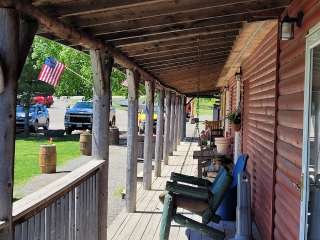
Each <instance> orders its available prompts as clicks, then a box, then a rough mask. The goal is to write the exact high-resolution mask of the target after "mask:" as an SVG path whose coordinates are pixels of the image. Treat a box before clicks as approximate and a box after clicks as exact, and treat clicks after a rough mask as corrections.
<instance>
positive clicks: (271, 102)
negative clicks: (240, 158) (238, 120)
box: [242, 0, 320, 240]
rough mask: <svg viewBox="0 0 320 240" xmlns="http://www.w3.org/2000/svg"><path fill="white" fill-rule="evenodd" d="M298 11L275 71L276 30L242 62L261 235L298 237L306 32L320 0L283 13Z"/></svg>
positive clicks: (318, 17) (247, 143) (246, 143)
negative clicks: (297, 23) (300, 20)
mask: <svg viewBox="0 0 320 240" xmlns="http://www.w3.org/2000/svg"><path fill="white" fill-rule="evenodd" d="M299 11H303V12H304V14H305V18H304V24H303V27H302V28H296V29H295V38H294V40H291V41H280V57H279V68H278V70H279V72H278V74H277V61H276V60H277V51H276V49H277V44H276V43H277V30H276V29H274V30H273V31H272V32H271V33H270V34H269V35H268V36H267V38H266V39H265V40H264V41H263V43H262V44H261V45H260V46H259V48H258V49H257V51H256V52H255V53H254V54H253V55H252V56H251V57H250V58H249V59H248V60H247V61H246V62H245V63H243V65H242V68H243V73H244V75H243V77H244V116H243V121H244V123H243V131H244V133H245V134H244V136H243V150H244V152H247V153H248V154H249V155H250V160H249V163H248V171H249V172H250V175H251V181H252V200H253V202H252V204H253V205H252V206H253V214H254V219H255V221H256V223H257V225H258V228H259V230H260V232H261V235H262V236H263V238H264V239H272V238H274V239H279V240H280V239H281V240H282V239H298V238H299V222H300V192H299V191H298V190H297V188H296V185H297V184H300V176H301V165H302V136H303V104H304V75H305V36H306V35H307V33H308V30H309V29H310V28H312V27H313V26H315V25H316V24H317V23H319V22H320V14H319V12H320V2H319V1H317V0H303V1H301V0H295V1H293V2H292V4H291V5H290V7H289V8H288V13H289V15H290V16H296V15H297V13H298V12H299ZM285 14H286V12H285V13H284V15H285ZM277 77H278V83H277V81H276V79H277ZM277 94H278V97H277ZM275 118H276V121H275ZM275 130H276V132H275Z"/></svg>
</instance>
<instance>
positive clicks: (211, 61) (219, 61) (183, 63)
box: [145, 58, 227, 72]
mask: <svg viewBox="0 0 320 240" xmlns="http://www.w3.org/2000/svg"><path fill="white" fill-rule="evenodd" d="M226 59H227V58H221V59H210V58H209V59H202V60H201V61H200V62H199V61H195V60H187V61H181V62H172V63H166V64H159V65H156V66H149V67H145V68H146V69H148V70H149V71H150V72H152V71H157V70H164V69H167V70H168V69H171V68H172V67H180V66H181V67H182V66H186V65H192V64H222V63H225V61H226Z"/></svg>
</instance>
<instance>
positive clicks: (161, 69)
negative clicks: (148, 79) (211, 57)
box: [150, 61, 224, 74]
mask: <svg viewBox="0 0 320 240" xmlns="http://www.w3.org/2000/svg"><path fill="white" fill-rule="evenodd" d="M199 64H200V65H199ZM201 65H204V66H206V65H207V66H212V65H222V66H223V65H224V62H223V61H203V62H200V63H199V62H186V63H178V64H176V65H172V66H159V67H155V68H152V69H150V71H151V72H152V73H154V74H157V73H160V72H166V71H177V70H181V69H182V67H185V68H190V67H194V68H198V67H200V66H201Z"/></svg>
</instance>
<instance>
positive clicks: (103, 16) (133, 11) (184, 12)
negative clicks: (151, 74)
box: [60, 0, 290, 28]
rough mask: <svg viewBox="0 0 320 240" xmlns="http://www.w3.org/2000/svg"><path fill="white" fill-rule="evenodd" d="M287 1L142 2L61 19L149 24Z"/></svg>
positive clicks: (271, 6) (283, 4)
mask: <svg viewBox="0 0 320 240" xmlns="http://www.w3.org/2000/svg"><path fill="white" fill-rule="evenodd" d="M289 2H290V0H277V1H274V0H265V1H261V0H228V1H223V0H215V1H212V0H197V1H195V0H183V1H175V2H173V3H172V4H168V3H162V4H153V5H150V6H148V7H145V6H141V7H136V8H126V9H122V10H121V9H119V10H117V11H108V10H106V11H101V12H98V13H94V14H86V15H81V16H77V17H69V18H64V19H66V20H67V21H68V22H72V23H73V24H76V26H79V27H89V26H96V25H101V24H110V23H112V22H114V23H117V24H119V23H120V22H121V21H124V22H126V23H128V22H130V21H133V20H134V22H137V23H139V22H138V21H136V20H138V19H140V20H143V19H145V20H147V21H148V22H149V24H152V22H154V23H160V24H171V23H178V22H185V21H190V20H191V19H199V17H201V16H203V19H204V18H210V17H212V16H221V15H232V14H237V13H239V12H244V10H245V11H246V12H248V13H250V12H251V11H255V10H267V9H274V8H276V7H279V8H284V7H286V6H287V5H288V3H289ZM60 16H61V15H60ZM61 17H63V16H61ZM160 19H161V20H160ZM141 26H145V27H147V25H146V22H141ZM153 26H154V25H153ZM136 27H137V28H138V27H139V25H138V24H137V25H136Z"/></svg>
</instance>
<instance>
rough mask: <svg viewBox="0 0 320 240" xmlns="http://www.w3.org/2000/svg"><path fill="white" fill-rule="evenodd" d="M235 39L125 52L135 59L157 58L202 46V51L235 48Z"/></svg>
mask: <svg viewBox="0 0 320 240" xmlns="http://www.w3.org/2000/svg"><path fill="white" fill-rule="evenodd" d="M234 40H235V37H231V38H229V39H225V40H221V41H217V40H216V41H212V40H206V41H199V42H191V43H184V42H182V43H180V44H177V45H171V46H159V47H156V48H149V49H141V50H132V51H130V50H129V51H125V53H126V54H127V55H129V56H130V57H133V58H140V57H141V58H143V57H144V58H152V57H155V56H161V55H165V54H174V53H176V52H179V51H191V50H192V49H197V48H198V47H199V46H200V49H201V50H202V49H206V48H208V49H210V48H211V49H213V48H216V49H220V48H228V47H232V46H233V41H234Z"/></svg>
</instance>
